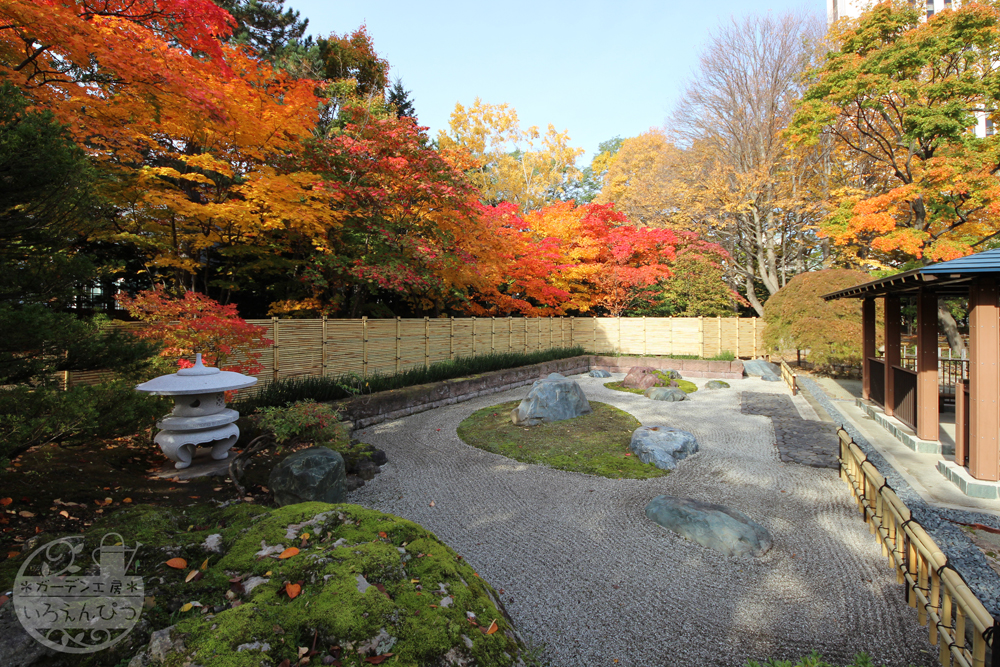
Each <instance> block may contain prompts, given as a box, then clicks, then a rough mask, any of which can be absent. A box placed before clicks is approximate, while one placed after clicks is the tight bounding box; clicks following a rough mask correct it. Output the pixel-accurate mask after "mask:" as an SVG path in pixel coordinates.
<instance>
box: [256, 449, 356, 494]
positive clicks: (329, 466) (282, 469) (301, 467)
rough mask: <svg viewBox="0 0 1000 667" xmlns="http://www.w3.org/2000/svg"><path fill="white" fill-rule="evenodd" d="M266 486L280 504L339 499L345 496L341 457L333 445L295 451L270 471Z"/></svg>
mask: <svg viewBox="0 0 1000 667" xmlns="http://www.w3.org/2000/svg"><path fill="white" fill-rule="evenodd" d="M268 486H270V487H271V491H272V492H274V500H275V502H276V503H278V506H279V507H284V506H285V505H294V504H296V503H307V502H311V501H316V502H322V503H342V502H344V501H345V500H346V499H347V474H346V471H345V469H344V458H343V457H342V456H341V455H340V454H339V453H338V452H335V451H333V450H332V449H328V448H326V447H312V448H310V449H304V450H302V451H301V452H295V453H294V454H292V455H291V456H289V457H287V458H285V459H284V460H283V461H281V463H279V464H278V465H276V466H275V467H274V469H273V470H272V471H271V476H270V478H269V479H268Z"/></svg>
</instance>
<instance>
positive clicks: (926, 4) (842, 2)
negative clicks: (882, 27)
mask: <svg viewBox="0 0 1000 667" xmlns="http://www.w3.org/2000/svg"><path fill="white" fill-rule="evenodd" d="M873 4H875V2H874V0H826V21H827V23H833V22H834V21H838V20H840V19H842V18H857V17H859V16H861V12H863V11H864V10H866V9H868V8H869V7H871V6H872V5H873ZM910 4H911V5H914V6H919V7H921V8H922V9H923V10H924V11H925V12H927V18H930V17H931V16H934V12H939V11H941V10H942V9H951V8H952V6H953V5H954V6H958V4H959V3H958V1H957V0H956V1H955V2H954V3H953V2H952V0H910Z"/></svg>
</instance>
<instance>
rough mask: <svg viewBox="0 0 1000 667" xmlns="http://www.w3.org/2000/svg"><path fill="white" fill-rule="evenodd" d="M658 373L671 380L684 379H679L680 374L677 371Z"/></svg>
mask: <svg viewBox="0 0 1000 667" xmlns="http://www.w3.org/2000/svg"><path fill="white" fill-rule="evenodd" d="M660 373H662V374H663V375H665V376H666V377H668V378H670V379H671V380H683V379H684V378H682V377H681V374H680V373H678V372H677V371H670V370H667V371H660Z"/></svg>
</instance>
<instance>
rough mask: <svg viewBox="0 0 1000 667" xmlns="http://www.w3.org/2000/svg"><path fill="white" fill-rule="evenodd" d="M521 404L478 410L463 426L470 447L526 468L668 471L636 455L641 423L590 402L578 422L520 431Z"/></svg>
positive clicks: (638, 473)
mask: <svg viewBox="0 0 1000 667" xmlns="http://www.w3.org/2000/svg"><path fill="white" fill-rule="evenodd" d="M517 405H518V401H510V402H508V403H501V404H500V405H494V406H493V407H489V408H483V409H482V410H477V411H476V412H474V413H473V414H472V415H470V416H469V417H467V418H466V419H465V420H464V421H463V422H462V423H461V424H460V425H459V427H458V437H460V438H461V439H462V440H463V441H464V442H465V443H466V444H469V445H472V446H473V447H478V448H479V449H485V450H486V451H489V452H494V453H496V454H501V455H503V456H506V457H508V458H511V459H514V460H516V461H521V462H523V463H534V464H536V465H545V466H548V467H550V468H558V469H559V470H569V471H571V472H581V473H584V474H587V475H597V476H600V477H610V478H612V479H618V478H623V477H625V478H630V479H648V478H651V477H662V476H663V475H665V474H667V471H665V470H660V469H659V468H657V467H655V466H652V465H647V464H645V463H642V462H641V461H639V460H638V459H637V458H635V457H634V456H631V452H630V450H629V442H630V441H631V439H632V432H633V431H635V429H637V428H639V426H641V424H640V423H639V421H638V420H637V419H636V418H635V417H633V416H632V415H630V414H628V413H627V412H624V411H622V410H619V409H618V408H615V407H612V406H610V405H607V404H605V403H597V402H595V401H591V402H590V407H591V409H592V412H591V413H590V414H588V415H581V416H579V417H575V418H573V419H567V420H564V421H558V422H551V423H549V424H539V425H538V426H515V425H514V424H512V423H511V421H510V412H511V410H513V409H514V408H516V407H517Z"/></svg>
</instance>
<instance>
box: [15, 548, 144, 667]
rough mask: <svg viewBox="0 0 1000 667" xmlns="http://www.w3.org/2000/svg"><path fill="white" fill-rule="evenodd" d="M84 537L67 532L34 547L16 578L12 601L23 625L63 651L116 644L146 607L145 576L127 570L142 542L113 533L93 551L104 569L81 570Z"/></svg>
mask: <svg viewBox="0 0 1000 667" xmlns="http://www.w3.org/2000/svg"><path fill="white" fill-rule="evenodd" d="M109 538H110V539H109ZM115 538H116V539H115ZM82 540H83V537H82V536H80V537H62V538H60V539H58V540H53V541H52V542H49V543H48V544H46V545H44V546H42V547H39V548H38V549H35V550H34V551H33V552H32V553H31V555H30V556H28V558H27V559H26V560H25V561H24V564H23V565H21V569H20V570H18V572H17V578H16V579H14V591H13V596H12V600H13V603H14V609H15V611H16V612H17V618H18V620H19V621H21V625H23V626H24V629H25V630H27V631H28V634H30V635H31V636H32V637H34V638H35V639H36V640H37V641H38V642H40V643H42V644H44V645H45V646H47V647H48V648H50V649H53V650H55V651H62V652H63V653H94V652H96V651H100V650H102V649H106V648H108V647H109V646H113V645H114V644H116V643H118V642H119V641H121V640H122V639H124V638H125V636H126V635H128V633H129V632H131V630H132V628H133V627H134V626H135V624H136V622H137V621H138V620H139V614H140V613H141V612H142V603H143V583H142V578H141V577H135V576H127V575H126V572H127V571H128V569H129V566H130V565H131V563H132V558H134V557H135V553H136V551H137V550H138V548H139V547H140V546H142V545H141V544H138V543H137V544H136V545H135V547H134V548H129V547H126V546H125V542H124V540H123V539H122V537H121V535H118V534H117V533H108V534H106V535H105V536H104V537H103V538H102V539H101V545H100V547H98V548H97V549H94V551H93V552H92V554H91V558H92V559H93V561H94V563H95V564H96V565H97V566H98V567H99V568H100V569H99V573H98V574H96V575H78V574H77V573H78V572H80V571H81V570H82V568H81V567H80V566H79V565H77V564H76V559H77V556H79V555H80V554H81V552H82V551H83V546H84V543H83V541H82ZM105 542H108V544H107V545H105ZM129 553H131V557H130V558H129V561H128V564H126V562H125V556H126V555H127V554H129Z"/></svg>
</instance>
